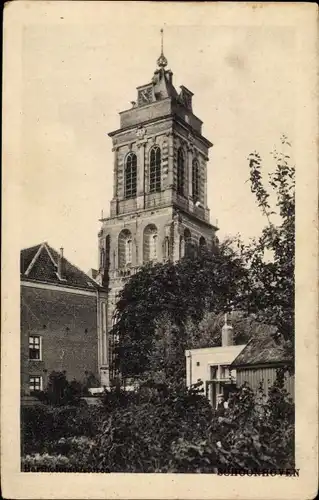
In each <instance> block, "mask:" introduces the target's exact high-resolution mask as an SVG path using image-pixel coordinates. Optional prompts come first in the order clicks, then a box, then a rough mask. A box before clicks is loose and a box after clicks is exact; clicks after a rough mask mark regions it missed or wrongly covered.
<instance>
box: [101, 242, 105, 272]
mask: <svg viewBox="0 0 319 500" xmlns="http://www.w3.org/2000/svg"><path fill="white" fill-rule="evenodd" d="M104 267H105V250H104V248H103V247H102V248H100V269H104Z"/></svg>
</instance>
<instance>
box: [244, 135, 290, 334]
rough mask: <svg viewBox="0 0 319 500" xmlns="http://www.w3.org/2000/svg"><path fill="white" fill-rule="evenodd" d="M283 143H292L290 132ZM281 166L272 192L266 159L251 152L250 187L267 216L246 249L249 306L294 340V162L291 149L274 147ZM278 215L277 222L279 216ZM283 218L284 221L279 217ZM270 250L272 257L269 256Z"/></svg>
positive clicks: (272, 178) (273, 176) (273, 178)
mask: <svg viewBox="0 0 319 500" xmlns="http://www.w3.org/2000/svg"><path fill="white" fill-rule="evenodd" d="M281 142H282V149H283V151H284V150H288V149H289V148H290V147H291V146H290V144H289V142H288V141H287V138H286V137H285V136H283V137H282V139H281ZM273 158H274V161H275V163H276V169H275V171H274V172H273V173H271V174H269V185H270V188H271V189H272V194H273V195H274V196H275V198H276V200H275V207H271V201H270V200H271V196H270V194H269V192H268V191H267V189H266V187H265V182H264V180H263V178H262V170H263V163H262V159H261V157H260V155H259V154H258V153H256V152H255V153H252V154H251V155H250V156H249V167H250V182H251V191H252V193H254V195H255V196H256V200H257V204H258V206H259V207H260V209H261V210H262V213H263V214H264V216H265V217H266V219H267V225H266V226H265V228H264V229H263V231H262V233H261V236H260V237H259V238H256V239H255V240H254V241H253V242H252V243H251V245H249V246H248V247H247V248H245V249H244V254H245V258H246V261H247V264H248V266H249V271H250V279H249V282H250V290H249V294H248V298H247V300H248V305H249V310H250V311H252V312H254V313H256V314H257V315H258V317H259V319H260V320H261V321H263V322H265V323H267V324H269V325H274V326H275V327H276V329H277V331H278V334H279V335H280V336H281V337H282V338H283V339H285V340H289V341H291V343H293V340H294V291H295V283H294V260H295V167H294V165H293V164H292V161H291V157H290V153H289V151H288V154H287V152H278V151H276V150H275V151H274V152H273ZM275 220H276V221H277V223H275V222H274V221H275ZM278 221H279V222H278ZM269 255H271V259H269V258H268V259H267V256H268V257H269Z"/></svg>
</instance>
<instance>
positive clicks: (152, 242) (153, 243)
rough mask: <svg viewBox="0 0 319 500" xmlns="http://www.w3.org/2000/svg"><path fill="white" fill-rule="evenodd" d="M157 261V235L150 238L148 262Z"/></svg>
mask: <svg viewBox="0 0 319 500" xmlns="http://www.w3.org/2000/svg"><path fill="white" fill-rule="evenodd" d="M156 259H157V234H153V236H152V237H151V238H150V260H156Z"/></svg>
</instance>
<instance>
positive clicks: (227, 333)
mask: <svg viewBox="0 0 319 500" xmlns="http://www.w3.org/2000/svg"><path fill="white" fill-rule="evenodd" d="M230 345H234V339H233V327H232V326H231V325H230V324H228V317H227V313H226V314H225V323H224V326H223V328H222V347H227V346H230Z"/></svg>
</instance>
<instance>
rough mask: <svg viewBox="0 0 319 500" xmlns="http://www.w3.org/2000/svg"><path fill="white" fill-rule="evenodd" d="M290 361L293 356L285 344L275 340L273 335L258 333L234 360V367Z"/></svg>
mask: <svg viewBox="0 0 319 500" xmlns="http://www.w3.org/2000/svg"><path fill="white" fill-rule="evenodd" d="M285 362H286V363H290V362H292V359H291V357H290V356H289V354H288V353H287V350H286V349H285V345H284V344H283V343H282V342H280V341H276V340H274V338H273V336H271V335H269V334H268V335H256V336H255V337H252V338H251V339H250V341H249V342H248V344H247V345H246V347H245V348H244V349H243V350H242V351H241V352H240V353H239V354H238V356H237V357H236V359H235V360H234V361H233V363H232V365H231V366H233V367H236V366H243V365H259V364H273V363H285Z"/></svg>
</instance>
